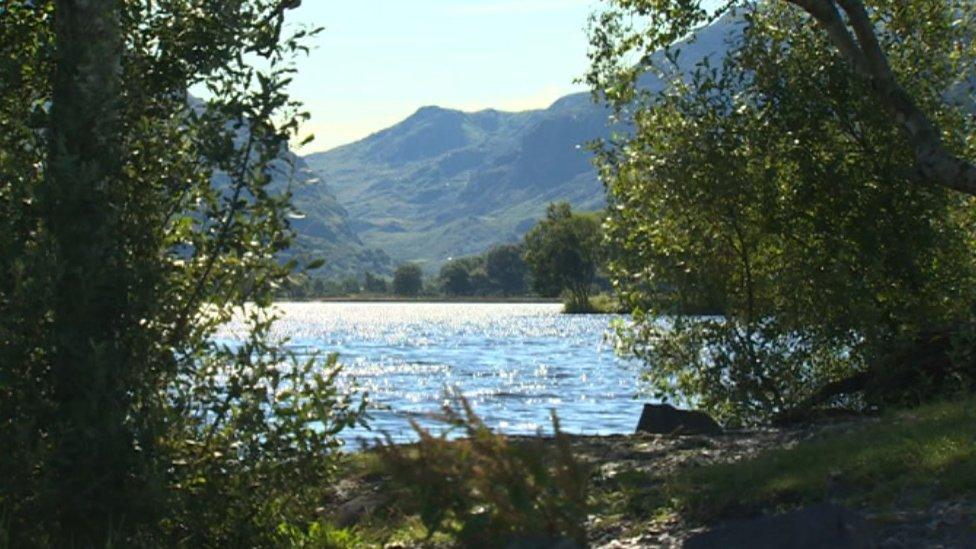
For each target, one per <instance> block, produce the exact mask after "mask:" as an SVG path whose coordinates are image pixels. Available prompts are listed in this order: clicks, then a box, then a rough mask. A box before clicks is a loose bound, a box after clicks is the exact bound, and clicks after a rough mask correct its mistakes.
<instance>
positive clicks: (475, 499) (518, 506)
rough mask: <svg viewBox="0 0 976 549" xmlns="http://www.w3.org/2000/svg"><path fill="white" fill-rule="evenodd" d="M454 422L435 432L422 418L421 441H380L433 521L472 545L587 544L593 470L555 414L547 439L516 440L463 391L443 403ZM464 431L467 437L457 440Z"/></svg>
mask: <svg viewBox="0 0 976 549" xmlns="http://www.w3.org/2000/svg"><path fill="white" fill-rule="evenodd" d="M442 419H443V420H444V421H445V422H446V423H447V424H449V425H451V426H452V427H453V429H449V430H447V431H445V432H444V433H442V434H440V435H438V436H435V435H433V434H431V432H430V431H429V430H427V429H424V428H423V427H421V426H420V425H418V424H417V423H416V422H414V423H413V428H414V430H415V431H416V433H417V435H418V436H419V437H420V441H419V442H418V443H417V444H415V445H410V446H397V445H395V444H393V442H392V440H388V441H387V443H386V444H384V445H382V446H380V453H381V458H382V462H383V467H384V468H385V469H386V470H387V472H388V473H389V474H390V475H391V476H392V478H393V481H394V483H395V484H396V485H398V486H399V487H401V488H402V489H403V490H404V491H405V492H406V494H407V497H405V498H403V500H404V501H409V502H412V503H411V504H412V505H413V506H415V509H414V510H415V511H416V512H418V513H419V515H420V517H421V520H422V521H423V523H424V525H425V526H426V528H427V531H428V536H432V535H433V534H434V533H436V532H438V531H442V532H448V533H450V534H452V535H454V536H455V537H456V538H457V539H458V541H459V542H460V543H462V544H463V545H464V546H466V547H494V546H498V545H499V543H502V544H503V543H509V542H514V541H519V540H549V541H555V540H572V541H574V542H576V543H579V544H585V543H586V526H585V522H586V516H587V508H588V505H587V488H588V479H589V474H588V471H587V470H586V468H585V467H584V466H583V465H582V464H580V463H579V462H578V461H577V460H576V459H575V457H574V455H573V452H572V449H571V448H570V444H569V441H568V440H567V438H566V436H565V435H564V434H563V433H562V432H561V431H560V429H559V420H558V418H557V417H556V415H555V413H554V414H553V416H552V422H553V431H554V433H555V435H554V438H553V440H552V441H551V443H549V442H548V441H545V440H540V439H533V440H528V441H512V440H510V439H508V438H507V437H505V436H503V435H500V434H496V433H494V432H492V431H491V429H489V428H488V427H487V426H486V425H485V423H484V422H483V421H482V420H481V418H479V417H478V416H477V415H476V414H475V412H474V411H473V409H472V407H471V405H470V404H469V403H468V402H467V401H466V400H465V399H464V398H463V397H459V396H455V397H453V398H452V399H451V402H450V403H449V404H448V405H446V406H445V407H444V412H443V417H442ZM455 430H460V431H461V432H462V433H463V434H464V435H465V438H463V439H459V440H450V435H451V434H452V433H453V432H454V431H455Z"/></svg>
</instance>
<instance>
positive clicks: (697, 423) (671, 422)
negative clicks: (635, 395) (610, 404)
mask: <svg viewBox="0 0 976 549" xmlns="http://www.w3.org/2000/svg"><path fill="white" fill-rule="evenodd" d="M637 432H638V433H653V434H658V435H674V434H680V435H720V434H722V427H721V426H720V425H719V424H718V423H716V422H715V420H714V419H712V418H711V417H710V416H709V415H708V414H706V413H704V412H694V411H688V410H678V409H677V408H675V407H674V406H671V405H670V404H645V405H644V411H643V412H641V417H640V421H639V422H638V423H637Z"/></svg>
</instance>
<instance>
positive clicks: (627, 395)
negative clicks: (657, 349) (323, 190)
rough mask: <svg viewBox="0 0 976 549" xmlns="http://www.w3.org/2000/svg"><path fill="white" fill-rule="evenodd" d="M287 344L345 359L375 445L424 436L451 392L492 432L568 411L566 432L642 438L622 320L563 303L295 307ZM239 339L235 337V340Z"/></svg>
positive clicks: (534, 428)
mask: <svg viewBox="0 0 976 549" xmlns="http://www.w3.org/2000/svg"><path fill="white" fill-rule="evenodd" d="M279 308H280V309H281V311H282V313H283V318H282V319H281V320H280V321H279V322H278V324H277V325H276V329H275V334H276V335H277V336H285V337H287V338H289V339H290V345H291V346H292V348H293V349H294V350H296V351H298V352H299V353H302V354H303V353H308V352H312V351H320V352H324V353H333V352H337V353H339V354H340V361H341V362H342V363H343V364H344V365H345V373H344V376H343V379H342V381H341V383H343V384H346V385H348V384H349V383H351V382H352V380H355V383H357V384H358V386H359V387H360V388H361V390H363V391H365V392H367V393H368V395H369V402H370V416H371V418H372V419H371V421H370V424H371V428H372V430H371V431H368V430H366V429H361V428H357V429H354V430H350V431H346V432H345V433H344V435H343V437H344V438H345V439H346V440H347V441H348V442H350V443H355V442H356V441H360V440H362V441H364V442H369V441H373V440H375V439H376V438H378V437H379V436H380V433H389V434H390V435H391V436H392V437H393V438H394V439H396V440H397V441H409V440H412V439H414V438H415V436H414V435H413V431H412V429H411V427H410V424H409V420H410V419H411V418H412V419H415V420H417V421H418V422H420V423H421V424H422V425H425V426H427V427H431V428H434V429H435V430H436V429H438V428H439V427H441V426H440V425H439V424H438V423H436V421H434V420H433V419H432V418H431V415H432V414H434V413H436V412H438V411H439V409H440V407H441V405H442V404H443V402H444V395H445V390H447V389H457V390H458V391H459V392H461V393H462V394H464V395H465V397H467V398H468V399H469V401H470V402H471V403H472V404H473V405H474V407H475V410H476V411H477V412H478V413H479V414H480V415H481V416H482V417H483V418H484V420H485V421H486V423H487V424H488V425H490V426H492V427H494V428H497V429H499V430H501V431H502V432H505V433H509V434H535V433H537V432H540V431H541V432H548V431H551V422H550V419H549V418H550V411H551V410H553V409H554V410H556V412H557V413H558V415H559V418H560V421H561V423H562V428H563V430H564V431H566V432H570V433H578V434H614V433H627V432H632V431H633V429H634V426H635V425H636V422H637V418H638V415H639V413H640V405H639V403H638V402H637V401H636V400H635V395H636V392H637V389H638V378H639V369H638V367H637V365H636V364H634V363H633V362H631V361H627V360H624V359H621V358H619V357H617V356H615V354H614V352H613V340H612V338H611V330H610V324H611V321H613V320H614V319H615V318H617V319H619V318H622V317H617V316H613V315H587V316H569V315H561V314H559V311H560V308H561V306H560V305H556V304H521V303H520V304H513V303H505V304H497V303H284V304H279ZM229 333H230V332H228V333H226V334H224V336H225V337H227V336H228V335H229Z"/></svg>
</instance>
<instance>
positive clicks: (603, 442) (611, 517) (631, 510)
mask: <svg viewBox="0 0 976 549" xmlns="http://www.w3.org/2000/svg"><path fill="white" fill-rule="evenodd" d="M876 421H879V420H858V421H848V422H839V423H837V422H835V423H830V424H818V425H807V426H804V427H800V428H792V429H762V430H750V431H730V432H726V433H723V434H718V435H689V436H676V435H653V434H636V435H632V436H575V437H571V438H570V440H571V444H572V448H573V451H574V453H575V455H576V456H577V458H578V459H579V460H580V461H582V462H584V463H586V464H587V465H588V466H589V467H590V471H591V490H590V497H591V499H592V500H593V512H592V514H591V515H590V517H589V520H588V524H587V531H588V533H589V544H590V546H591V547H597V548H605V549H630V548H644V547H684V546H686V545H687V544H688V542H689V540H690V539H692V538H694V537H695V536H698V535H700V534H702V533H703V532H707V531H710V530H715V529H719V528H724V527H725V526H726V525H727V524H735V523H736V521H747V520H754V519H755V517H757V516H775V515H776V513H778V512H780V511H782V510H783V509H776V508H770V509H764V510H761V511H759V512H758V513H757V511H756V510H755V509H750V510H748V512H744V513H742V514H739V513H731V514H729V515H728V516H719V517H714V518H712V519H710V520H708V521H705V522H702V521H700V520H697V521H696V520H694V519H691V520H689V519H687V518H684V517H682V516H679V515H678V514H676V513H670V512H663V511H662V509H663V508H666V506H662V505H661V504H662V501H661V498H662V497H667V489H666V485H667V481H668V480H669V479H672V478H674V477H675V476H676V475H680V474H682V473H683V472H686V471H689V470H694V469H696V468H706V467H709V466H712V465H716V464H727V463H736V462H742V461H746V460H751V459H753V458H756V457H757V456H760V455H761V454H763V453H764V452H767V451H770V450H778V449H790V448H794V447H796V446H797V445H798V444H801V443H803V441H808V440H816V439H823V438H824V437H830V436H834V435H841V436H843V435H845V434H850V433H857V431H858V430H859V429H862V428H863V427H864V426H866V425H870V423H871V422H876ZM512 440H513V442H514V443H518V442H519V441H520V440H530V438H529V437H524V438H514V439H512ZM369 454H370V452H368V451H367V452H365V454H358V455H357V456H355V457H354V458H353V459H354V460H356V461H357V462H359V463H360V466H359V467H358V468H357V471H358V472H357V473H356V474H354V475H348V476H347V477H346V478H344V479H343V480H342V482H340V483H338V484H337V485H336V487H335V490H334V493H333V500H332V501H331V502H330V504H329V505H328V507H327V508H328V509H331V510H332V511H329V512H327V518H328V520H330V521H331V522H333V523H335V524H337V525H339V526H341V527H347V528H354V529H360V530H364V529H369V528H375V527H376V525H377V524H382V523H383V522H384V521H389V520H392V519H391V517H393V516H394V515H395V514H396V508H397V506H398V503H397V502H396V501H395V496H394V495H392V494H391V491H390V489H389V487H388V486H387V483H388V481H387V479H386V478H384V476H383V475H382V474H380V473H377V472H375V471H372V472H371V471H370V467H369V466H363V465H362V463H363V462H364V460H365V461H369V460H370V459H371V458H370V457H369ZM833 492H834V493H827V494H824V496H825V497H824V499H825V501H833V500H838V501H841V500H843V498H842V497H840V494H843V493H844V487H843V486H838V487H836V489H835V490H833ZM835 495H836V496H837V497H835ZM911 496H912V495H911V494H907V495H906V494H902V498H901V500H898V501H892V502H889V504H888V505H881V506H877V505H875V506H872V505H866V506H865V505H861V506H855V507H853V508H850V509H848V508H844V511H845V512H847V511H849V512H850V513H851V514H852V516H857V517H859V519H858V520H861V519H863V525H862V526H859V529H861V530H862V531H859V532H857V534H858V535H861V536H867V537H866V538H865V539H867V540H868V541H866V542H864V543H855V544H852V545H849V546H850V547H885V548H892V549H894V548H908V547H946V548H948V547H976V522H974V520H976V498H974V497H973V495H972V494H970V496H969V497H966V498H955V499H938V498H933V497H931V495H930V494H921V493H919V494H917V496H918V498H928V499H927V500H926V501H925V503H924V504H923V505H921V506H920V505H919V501H918V498H915V500H914V501H911V500H912V497H911ZM798 507H801V508H802V506H798ZM745 527H746V528H750V526H749V525H748V524H746V526H745ZM764 528H768V526H764ZM383 545H386V546H392V547H414V546H415V547H424V546H431V545H434V546H436V545H438V544H437V543H435V542H430V541H428V542H415V543H412V542H407V541H395V542H386V543H383V542H378V543H377V546H383ZM705 546H708V545H705Z"/></svg>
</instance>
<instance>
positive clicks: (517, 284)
mask: <svg viewBox="0 0 976 549" xmlns="http://www.w3.org/2000/svg"><path fill="white" fill-rule="evenodd" d="M527 271H528V268H527V266H526V264H525V260H524V259H523V258H522V247H521V246H519V245H516V244H503V245H500V246H495V247H493V248H491V249H490V250H488V251H487V252H486V253H485V274H487V275H488V278H489V279H490V280H491V284H492V285H493V286H494V287H495V288H497V289H498V290H499V291H501V293H502V294H503V295H506V296H509V295H520V294H523V293H525V275H526V274H527Z"/></svg>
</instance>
